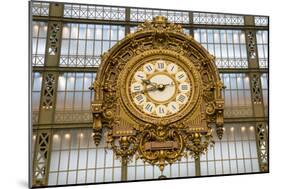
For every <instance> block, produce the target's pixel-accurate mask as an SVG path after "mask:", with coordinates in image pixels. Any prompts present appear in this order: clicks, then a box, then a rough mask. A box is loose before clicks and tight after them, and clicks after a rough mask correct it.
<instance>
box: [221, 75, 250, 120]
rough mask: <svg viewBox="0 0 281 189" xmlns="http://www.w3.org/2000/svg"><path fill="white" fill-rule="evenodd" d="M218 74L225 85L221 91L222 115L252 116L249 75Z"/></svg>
mask: <svg viewBox="0 0 281 189" xmlns="http://www.w3.org/2000/svg"><path fill="white" fill-rule="evenodd" d="M220 76H221V79H222V81H223V83H224V86H225V87H226V88H225V89H224V91H223V94H224V99H225V111H224V116H225V117H226V118H229V117H251V116H253V108H252V101H251V91H250V83H249V77H248V76H247V75H246V74H244V73H223V74H220Z"/></svg>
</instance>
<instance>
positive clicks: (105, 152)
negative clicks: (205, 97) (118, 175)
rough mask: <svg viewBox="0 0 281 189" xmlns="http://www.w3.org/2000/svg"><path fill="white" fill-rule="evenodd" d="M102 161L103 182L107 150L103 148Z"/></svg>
mask: <svg viewBox="0 0 281 189" xmlns="http://www.w3.org/2000/svg"><path fill="white" fill-rule="evenodd" d="M103 150H104V159H103V160H104V161H103V182H105V170H106V155H107V151H106V149H105V148H104V149H103Z"/></svg>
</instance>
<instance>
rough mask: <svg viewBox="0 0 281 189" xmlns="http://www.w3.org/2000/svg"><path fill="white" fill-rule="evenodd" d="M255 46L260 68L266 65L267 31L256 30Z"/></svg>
mask: <svg viewBox="0 0 281 189" xmlns="http://www.w3.org/2000/svg"><path fill="white" fill-rule="evenodd" d="M256 36H257V48H258V59H259V66H260V68H267V67H268V31H257V34H256Z"/></svg>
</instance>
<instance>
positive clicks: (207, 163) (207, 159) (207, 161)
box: [206, 151, 209, 175]
mask: <svg viewBox="0 0 281 189" xmlns="http://www.w3.org/2000/svg"><path fill="white" fill-rule="evenodd" d="M208 156H209V151H207V152H206V167H207V175H209V158H208Z"/></svg>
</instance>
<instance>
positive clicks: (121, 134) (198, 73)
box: [92, 16, 224, 171]
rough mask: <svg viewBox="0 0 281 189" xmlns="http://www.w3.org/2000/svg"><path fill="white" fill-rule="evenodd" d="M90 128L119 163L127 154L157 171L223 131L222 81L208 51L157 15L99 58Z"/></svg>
mask: <svg viewBox="0 0 281 189" xmlns="http://www.w3.org/2000/svg"><path fill="white" fill-rule="evenodd" d="M93 88H94V90H95V96H94V100H93V102H92V110H93V118H94V119H93V121H94V124H93V133H94V140H95V143H96V144H97V145H98V144H99V141H100V139H101V137H102V133H103V130H106V132H105V133H106V134H105V135H106V138H107V142H108V143H109V144H110V147H111V148H112V149H113V150H114V152H115V154H116V155H117V157H121V159H122V164H126V163H127V162H128V160H129V159H130V158H132V157H134V156H137V157H138V158H142V159H143V160H144V161H146V162H148V163H151V164H153V165H158V166H159V167H160V170H161V171H163V169H164V167H165V165H167V163H173V162H175V161H177V160H180V159H181V157H182V156H183V155H185V154H186V153H189V154H190V155H192V156H193V157H194V158H198V157H199V156H200V154H201V153H204V152H205V151H206V150H207V149H208V145H209V143H210V142H211V138H212V135H211V130H212V127H211V123H215V127H216V128H215V129H216V131H217V134H218V136H219V138H221V137H222V134H223V106H224V100H223V98H222V88H223V84H222V82H221V81H220V78H219V74H218V70H217V68H216V66H215V63H214V57H213V56H211V55H210V54H209V53H208V52H207V51H206V50H205V49H204V48H203V47H202V46H201V45H200V44H199V43H197V42H196V41H195V40H194V39H193V38H192V37H191V36H189V35H185V34H184V33H183V31H182V29H181V27H180V26H179V25H175V24H170V23H168V22H167V19H166V18H165V17H162V16H157V17H155V18H154V19H153V21H152V22H147V21H146V22H145V23H143V24H141V25H140V26H139V28H138V30H137V31H136V32H135V33H132V34H128V35H127V36H126V37H125V38H124V39H123V40H121V41H120V42H118V43H117V44H116V45H115V46H114V47H113V48H111V49H110V50H109V51H108V52H107V53H105V54H104V55H103V56H102V64H101V66H100V67H99V70H98V74H97V77H96V80H95V83H94V86H93Z"/></svg>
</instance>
